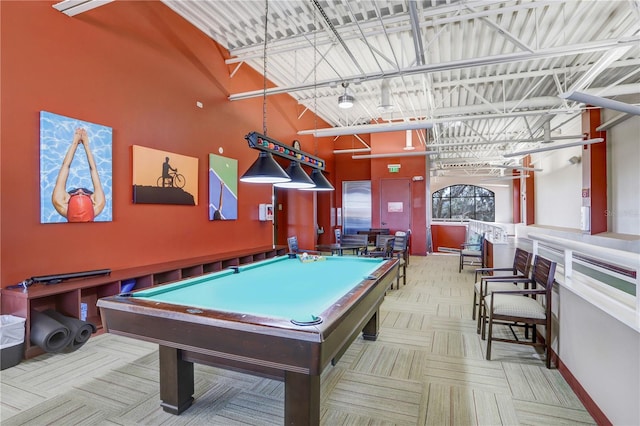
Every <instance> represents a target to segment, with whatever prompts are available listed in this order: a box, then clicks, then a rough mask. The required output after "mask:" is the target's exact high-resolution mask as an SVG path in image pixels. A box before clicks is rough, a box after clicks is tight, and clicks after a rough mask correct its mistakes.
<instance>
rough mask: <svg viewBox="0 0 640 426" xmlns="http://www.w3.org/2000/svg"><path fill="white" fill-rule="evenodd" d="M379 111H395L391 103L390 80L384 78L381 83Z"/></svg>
mask: <svg viewBox="0 0 640 426" xmlns="http://www.w3.org/2000/svg"><path fill="white" fill-rule="evenodd" d="M378 111H379V112H381V113H382V112H391V111H393V104H392V103H391V86H389V80H387V79H384V80H382V84H381V85H380V105H378Z"/></svg>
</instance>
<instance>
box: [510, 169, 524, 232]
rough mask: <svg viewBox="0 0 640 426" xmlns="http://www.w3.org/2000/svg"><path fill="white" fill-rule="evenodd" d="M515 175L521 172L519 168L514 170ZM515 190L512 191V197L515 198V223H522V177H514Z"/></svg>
mask: <svg viewBox="0 0 640 426" xmlns="http://www.w3.org/2000/svg"><path fill="white" fill-rule="evenodd" d="M512 175H513V176H519V175H520V172H519V171H517V170H514V171H513V172H512ZM512 188H513V192H512V198H513V223H522V214H521V213H520V210H521V206H520V203H521V200H522V193H521V192H520V179H513V186H512Z"/></svg>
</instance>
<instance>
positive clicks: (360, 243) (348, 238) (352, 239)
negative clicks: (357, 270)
mask: <svg viewBox="0 0 640 426" xmlns="http://www.w3.org/2000/svg"><path fill="white" fill-rule="evenodd" d="M340 244H341V245H343V246H345V245H353V246H357V247H359V248H352V249H344V250H352V251H353V254H356V255H361V254H367V247H368V245H369V242H368V236H367V235H366V234H365V235H359V234H343V235H342V237H341V238H340ZM344 250H343V251H344Z"/></svg>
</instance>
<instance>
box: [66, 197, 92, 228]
mask: <svg viewBox="0 0 640 426" xmlns="http://www.w3.org/2000/svg"><path fill="white" fill-rule="evenodd" d="M93 219H94V215H93V201H91V197H90V196H88V195H86V194H75V195H72V196H71V198H69V205H68V206H67V221H69V222H93Z"/></svg>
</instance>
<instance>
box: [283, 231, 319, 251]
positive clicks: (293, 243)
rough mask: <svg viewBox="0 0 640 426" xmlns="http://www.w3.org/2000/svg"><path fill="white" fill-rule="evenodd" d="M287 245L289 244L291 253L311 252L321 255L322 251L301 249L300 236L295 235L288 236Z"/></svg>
mask: <svg viewBox="0 0 640 426" xmlns="http://www.w3.org/2000/svg"><path fill="white" fill-rule="evenodd" d="M287 245H288V246H289V254H299V253H309V254H315V255H320V254H321V253H320V252H319V251H316V250H301V249H300V247H298V236H297V235H294V236H292V237H289V238H287Z"/></svg>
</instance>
